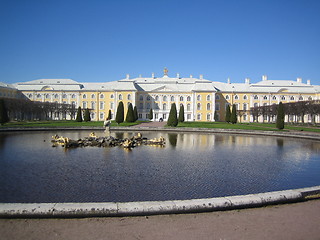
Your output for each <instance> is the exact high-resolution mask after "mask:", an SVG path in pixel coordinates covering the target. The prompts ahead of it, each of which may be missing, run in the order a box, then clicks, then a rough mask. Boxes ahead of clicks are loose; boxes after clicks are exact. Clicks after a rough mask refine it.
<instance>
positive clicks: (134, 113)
mask: <svg viewBox="0 0 320 240" xmlns="http://www.w3.org/2000/svg"><path fill="white" fill-rule="evenodd" d="M133 116H134V121H137V120H138V110H137V106H134V108H133Z"/></svg>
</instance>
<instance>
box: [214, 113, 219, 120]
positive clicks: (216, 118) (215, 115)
mask: <svg viewBox="0 0 320 240" xmlns="http://www.w3.org/2000/svg"><path fill="white" fill-rule="evenodd" d="M218 120H219V116H218V113H217V111H214V121H216V122H217V121H218Z"/></svg>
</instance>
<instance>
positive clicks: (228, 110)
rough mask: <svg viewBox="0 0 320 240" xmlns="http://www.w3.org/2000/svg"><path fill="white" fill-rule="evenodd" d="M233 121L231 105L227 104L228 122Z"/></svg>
mask: <svg viewBox="0 0 320 240" xmlns="http://www.w3.org/2000/svg"><path fill="white" fill-rule="evenodd" d="M230 121H231V111H230V105H229V104H228V105H227V109H226V122H227V123H229V122H230Z"/></svg>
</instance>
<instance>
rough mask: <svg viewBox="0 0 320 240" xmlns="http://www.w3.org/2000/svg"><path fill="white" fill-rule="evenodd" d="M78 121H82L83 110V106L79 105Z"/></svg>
mask: <svg viewBox="0 0 320 240" xmlns="http://www.w3.org/2000/svg"><path fill="white" fill-rule="evenodd" d="M76 122H82V111H81V107H78V111H77V117H76Z"/></svg>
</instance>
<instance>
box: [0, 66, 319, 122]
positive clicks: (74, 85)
mask: <svg viewBox="0 0 320 240" xmlns="http://www.w3.org/2000/svg"><path fill="white" fill-rule="evenodd" d="M20 92H22V93H23V95H24V96H26V97H27V98H28V99H30V100H32V101H42V102H57V103H68V104H73V105H75V106H76V107H78V106H81V107H82V108H89V109H90V110H91V117H92V119H93V120H104V119H105V118H106V117H107V116H108V111H109V110H111V112H112V116H113V118H114V117H115V112H116V109H117V106H118V103H119V102H120V101H123V103H124V106H125V112H126V107H127V106H128V104H129V103H132V104H133V106H136V107H137V109H138V114H139V118H140V119H146V118H147V117H148V114H149V111H150V109H151V108H152V109H153V113H154V119H153V120H154V121H158V120H159V119H160V118H163V119H164V120H167V119H168V115H169V111H170V106H171V104H172V103H176V105H177V108H178V111H179V106H180V105H182V104H183V105H184V110H185V120H186V121H214V112H215V111H216V113H217V118H218V119H219V120H224V116H225V109H226V105H228V104H236V105H237V109H238V110H243V113H242V115H241V119H240V120H241V121H242V122H249V121H253V118H252V116H250V111H249V110H250V108H251V107H255V106H266V105H272V104H278V103H279V102H283V103H288V102H297V101H307V100H318V99H320V86H318V85H311V83H310V81H307V83H302V79H300V78H298V79H297V80H296V81H291V80H290V81H288V80H268V79H267V76H263V77H262V81H260V82H257V83H251V82H250V79H245V82H244V83H230V81H229V80H228V82H227V83H222V82H212V81H209V80H206V79H204V78H203V76H202V75H200V77H199V78H194V77H192V76H190V77H187V78H184V77H180V75H179V74H177V75H176V77H169V76H168V70H167V69H165V70H164V75H163V76H162V77H156V76H155V75H154V74H152V75H151V77H142V76H140V77H138V78H130V77H129V75H127V76H126V78H125V79H122V80H118V81H113V82H105V83H79V82H76V81H74V80H71V79H39V80H34V81H30V82H22V83H17V84H13V85H8V84H3V83H2V84H0V97H15V96H16V95H18V94H19V93H20ZM56 117H57V119H59V118H61V117H62V116H56ZM308 121H311V119H310V117H309V118H308V116H306V119H305V122H308ZM316 121H317V122H319V119H316Z"/></svg>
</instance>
